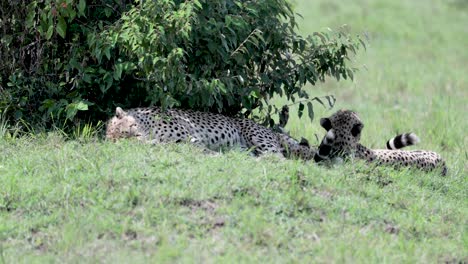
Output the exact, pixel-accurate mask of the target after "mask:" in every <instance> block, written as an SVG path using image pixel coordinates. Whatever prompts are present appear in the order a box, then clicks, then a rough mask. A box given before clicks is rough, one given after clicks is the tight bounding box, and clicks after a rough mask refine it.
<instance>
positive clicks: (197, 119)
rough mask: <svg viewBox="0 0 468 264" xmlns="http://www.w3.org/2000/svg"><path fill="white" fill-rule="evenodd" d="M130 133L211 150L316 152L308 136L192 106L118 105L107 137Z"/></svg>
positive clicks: (300, 155) (144, 138)
mask: <svg viewBox="0 0 468 264" xmlns="http://www.w3.org/2000/svg"><path fill="white" fill-rule="evenodd" d="M131 137H135V138H138V139H139V140H142V141H145V142H150V143H164V142H182V141H185V142H192V143H194V144H196V145H200V146H203V147H206V148H208V149H211V150H219V149H220V148H225V147H234V146H238V147H240V148H243V149H252V151H253V153H254V154H257V155H258V154H263V153H267V152H270V153H279V154H280V155H283V156H284V157H296V158H300V159H304V160H309V159H312V157H313V156H314V154H315V150H314V149H313V148H311V147H310V146H309V144H308V142H307V141H306V140H304V139H303V140H301V141H296V140H295V139H294V138H292V137H290V136H288V135H286V134H284V133H277V132H274V131H272V130H271V129H269V128H266V127H264V126H261V125H259V124H257V123H255V122H253V121H252V120H250V119H241V118H231V117H227V116H223V115H220V114H214V113H209V112H198V111H192V110H180V109H168V110H166V111H163V110H161V108H158V107H148V108H134V109H129V110H126V111H124V110H123V109H122V108H120V107H117V109H116V111H115V116H114V117H112V118H111V119H110V120H109V121H108V123H107V130H106V138H107V139H111V140H115V139H119V138H131Z"/></svg>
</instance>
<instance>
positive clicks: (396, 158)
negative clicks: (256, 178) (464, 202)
mask: <svg viewBox="0 0 468 264" xmlns="http://www.w3.org/2000/svg"><path fill="white" fill-rule="evenodd" d="M320 125H321V126H322V127H323V128H325V130H327V134H326V135H325V137H324V138H323V140H322V142H321V144H320V146H319V149H318V151H317V153H316V154H315V156H314V160H315V161H316V162H319V161H322V160H325V159H332V158H334V157H346V156H350V155H354V156H355V157H357V158H360V159H364V160H367V161H369V162H372V161H377V162H378V163H379V164H389V165H394V166H412V167H416V168H418V169H421V170H424V171H431V170H433V169H436V168H441V173H442V175H446V174H447V167H446V165H445V162H444V161H443V160H442V158H441V157H440V155H439V154H437V153H435V152H432V151H425V150H413V151H405V150H389V149H396V148H401V147H405V146H410V145H413V144H416V143H418V142H419V138H418V137H417V136H416V135H415V134H412V133H411V134H403V135H399V136H397V137H395V138H393V139H391V140H389V141H388V142H387V147H388V148H389V149H369V148H367V147H365V146H363V145H361V144H360V143H359V140H360V138H361V131H362V128H363V127H364V125H363V123H362V121H361V120H360V118H359V116H358V115H357V114H356V113H355V112H353V111H349V110H340V111H338V112H337V113H335V114H333V115H332V116H330V117H329V118H322V119H321V120H320Z"/></svg>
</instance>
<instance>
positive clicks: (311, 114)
mask: <svg viewBox="0 0 468 264" xmlns="http://www.w3.org/2000/svg"><path fill="white" fill-rule="evenodd" d="M307 113H308V114H309V119H310V121H314V107H313V105H312V103H311V102H307Z"/></svg>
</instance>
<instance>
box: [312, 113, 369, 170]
mask: <svg viewBox="0 0 468 264" xmlns="http://www.w3.org/2000/svg"><path fill="white" fill-rule="evenodd" d="M320 125H321V126H322V127H323V128H325V130H327V134H326V135H325V137H324V138H323V140H322V142H321V143H320V146H319V150H318V152H317V153H316V154H315V156H314V160H315V161H317V162H318V161H322V160H325V159H333V158H338V157H339V158H344V157H346V156H349V155H352V154H353V153H354V152H355V151H356V149H357V147H358V144H359V140H360V139H361V131H362V128H363V127H364V124H363V123H362V121H361V119H360V118H359V116H358V115H357V114H356V113H355V112H353V111H350V110H339V111H338V112H336V113H335V114H333V115H332V116H330V117H328V118H322V119H320Z"/></svg>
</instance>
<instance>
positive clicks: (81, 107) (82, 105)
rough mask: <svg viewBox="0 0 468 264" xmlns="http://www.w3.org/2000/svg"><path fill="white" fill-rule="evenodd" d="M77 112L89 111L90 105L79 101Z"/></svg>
mask: <svg viewBox="0 0 468 264" xmlns="http://www.w3.org/2000/svg"><path fill="white" fill-rule="evenodd" d="M76 110H79V111H87V110H88V104H86V103H85V102H83V101H79V102H78V103H77V104H76Z"/></svg>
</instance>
